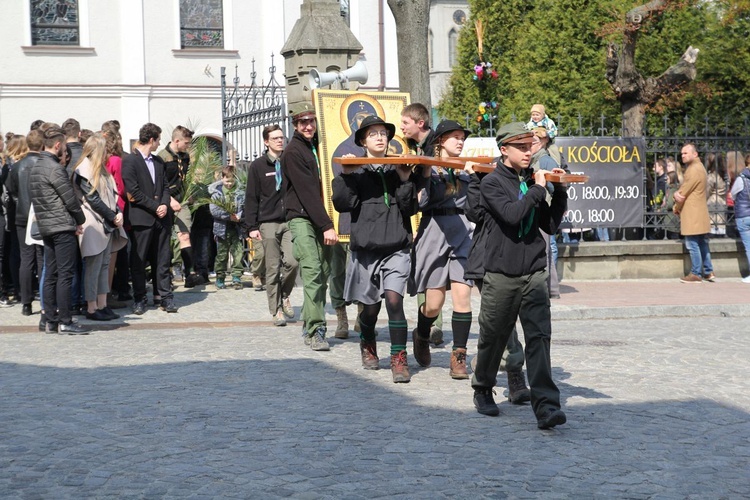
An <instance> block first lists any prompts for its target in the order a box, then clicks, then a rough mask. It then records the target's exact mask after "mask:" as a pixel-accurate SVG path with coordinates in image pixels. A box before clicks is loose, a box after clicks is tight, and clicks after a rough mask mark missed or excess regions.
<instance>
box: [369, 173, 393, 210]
mask: <svg viewBox="0 0 750 500" xmlns="http://www.w3.org/2000/svg"><path fill="white" fill-rule="evenodd" d="M370 166H371V167H372V170H374V171H375V172H377V173H378V175H379V176H380V180H381V182H382V183H383V201H385V206H386V207H388V208H390V206H391V200H390V197H389V196H388V184H387V183H386V182H385V169H384V168H383V165H377V166H376V165H373V164H371V165H370Z"/></svg>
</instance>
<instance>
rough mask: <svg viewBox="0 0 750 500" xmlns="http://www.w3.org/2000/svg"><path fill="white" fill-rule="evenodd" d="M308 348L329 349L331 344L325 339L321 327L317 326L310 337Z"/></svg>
mask: <svg viewBox="0 0 750 500" xmlns="http://www.w3.org/2000/svg"><path fill="white" fill-rule="evenodd" d="M310 348H311V349H312V350H313V351H330V350H331V346H330V345H329V344H328V341H327V340H326V331H325V330H323V328H318V329H317V330H315V333H313V334H312V337H310Z"/></svg>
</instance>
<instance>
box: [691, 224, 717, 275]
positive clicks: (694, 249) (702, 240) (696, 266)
mask: <svg viewBox="0 0 750 500" xmlns="http://www.w3.org/2000/svg"><path fill="white" fill-rule="evenodd" d="M685 248H687V251H688V252H690V272H691V273H692V274H694V275H696V276H701V277H703V274H702V273H701V267H703V272H704V273H705V274H711V273H712V272H714V266H713V265H712V264H711V252H710V251H709V249H708V240H707V239H706V235H705V234H693V235H690V236H685Z"/></svg>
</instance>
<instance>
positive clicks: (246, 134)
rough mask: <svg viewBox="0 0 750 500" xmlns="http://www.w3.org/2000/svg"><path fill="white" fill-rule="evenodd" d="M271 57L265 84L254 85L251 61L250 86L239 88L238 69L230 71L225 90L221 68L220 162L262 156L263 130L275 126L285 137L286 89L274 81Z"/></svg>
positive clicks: (224, 78) (253, 62) (254, 73)
mask: <svg viewBox="0 0 750 500" xmlns="http://www.w3.org/2000/svg"><path fill="white" fill-rule="evenodd" d="M273 61H274V55H273V54H271V67H270V68H268V75H269V78H268V83H264V82H263V81H262V80H261V83H260V85H259V84H258V83H257V77H258V75H257V73H256V71H255V59H253V60H252V71H251V72H250V84H249V85H247V86H243V85H240V77H239V74H238V67H237V66H235V68H234V78H233V79H232V86H231V87H227V82H226V68H225V67H222V68H221V119H222V120H221V123H222V138H223V141H222V142H223V143H222V160H223V161H225V162H226V161H227V160H234V161H235V162H248V161H252V160H253V159H254V158H257V157H258V156H260V155H261V154H262V153H263V150H264V148H265V146H264V144H263V128H265V127H266V126H267V125H273V124H278V125H279V126H281V128H282V130H284V135H285V136H287V137H289V131H290V124H289V120H288V117H287V112H286V89H285V87H284V85H281V84H279V82H278V81H276V65H275V64H274V62H273Z"/></svg>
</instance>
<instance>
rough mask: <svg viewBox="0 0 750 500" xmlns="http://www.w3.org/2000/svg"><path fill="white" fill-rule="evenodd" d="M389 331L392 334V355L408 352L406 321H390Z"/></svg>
mask: <svg viewBox="0 0 750 500" xmlns="http://www.w3.org/2000/svg"><path fill="white" fill-rule="evenodd" d="M388 330H390V332H391V355H394V354H398V353H400V352H401V351H405V350H406V336H407V330H408V327H407V324H406V320H405V319H398V320H389V321H388Z"/></svg>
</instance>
